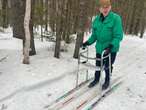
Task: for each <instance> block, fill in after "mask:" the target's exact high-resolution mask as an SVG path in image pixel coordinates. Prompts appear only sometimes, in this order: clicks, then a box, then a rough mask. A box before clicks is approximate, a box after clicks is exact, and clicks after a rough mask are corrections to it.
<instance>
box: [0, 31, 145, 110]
mask: <svg viewBox="0 0 146 110" xmlns="http://www.w3.org/2000/svg"><path fill="white" fill-rule="evenodd" d="M145 42H146V39H139V38H136V37H132V36H126V37H124V40H123V41H122V43H121V49H120V52H119V54H118V56H117V59H116V62H115V64H114V66H115V68H114V71H113V76H112V77H113V79H114V78H116V77H119V76H122V80H123V83H122V85H121V86H120V87H118V88H117V89H116V90H115V91H114V92H113V93H112V94H110V95H109V96H107V97H106V98H105V99H104V100H103V101H101V102H100V103H99V104H98V105H97V106H96V107H95V108H94V109H95V110H109V109H110V110H130V109H131V110H146V86H145V84H146V67H145V65H146V43H145ZM35 44H36V50H37V55H35V56H31V57H30V62H31V63H30V65H24V64H22V58H23V55H22V41H21V40H19V39H15V38H12V33H11V32H10V31H8V32H6V33H0V110H47V109H45V108H44V107H45V106H46V105H48V104H50V103H51V102H52V101H53V100H55V99H56V98H57V97H59V96H61V95H62V94H64V93H65V92H67V91H69V90H71V89H72V88H74V87H75V84H76V73H77V69H78V63H77V60H75V59H73V58H72V56H73V50H74V45H73V44H71V45H70V46H69V51H68V52H62V53H61V58H60V59H56V58H54V57H53V55H54V51H53V50H52V48H53V43H50V42H45V41H44V42H40V40H38V39H37V40H36V41H35ZM89 53H90V54H91V55H93V56H94V54H93V53H95V50H94V46H91V47H90V48H89ZM85 72H86V71H84V70H81V73H82V74H81V77H83V76H85V75H84V74H83V73H85ZM89 72H90V74H89V75H90V77H92V76H93V74H94V71H91V70H89ZM82 79H83V78H82ZM94 91H95V92H96V90H94ZM92 92H93V91H92ZM92 92H91V93H92ZM97 92H98V89H97ZM88 94H90V92H88V93H86V94H84V96H83V98H86V97H87V96H88ZM80 98H81V97H79V98H78V100H80ZM76 100H77V99H76ZM76 100H73V102H74V103H75V102H76ZM74 103H70V104H68V105H65V106H64V107H63V108H62V110H72V109H73V108H74V107H73V104H74Z"/></svg>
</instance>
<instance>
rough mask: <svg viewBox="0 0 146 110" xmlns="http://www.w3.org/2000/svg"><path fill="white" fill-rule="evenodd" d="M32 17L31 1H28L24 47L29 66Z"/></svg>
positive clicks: (26, 61)
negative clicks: (30, 23)
mask: <svg viewBox="0 0 146 110" xmlns="http://www.w3.org/2000/svg"><path fill="white" fill-rule="evenodd" d="M30 15H31V0H26V8H25V17H24V31H25V45H24V50H23V51H24V52H23V53H24V59H23V63H24V64H29V63H30V61H29V49H30V39H31V38H30V29H29V22H30Z"/></svg>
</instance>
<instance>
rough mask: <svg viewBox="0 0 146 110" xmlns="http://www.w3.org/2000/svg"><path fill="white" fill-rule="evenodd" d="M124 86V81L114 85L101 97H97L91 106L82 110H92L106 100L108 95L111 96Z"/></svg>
mask: <svg viewBox="0 0 146 110" xmlns="http://www.w3.org/2000/svg"><path fill="white" fill-rule="evenodd" d="M121 84H122V81H119V82H118V83H116V84H114V85H113V86H112V87H111V88H109V89H108V90H105V91H103V92H102V94H101V95H100V96H97V97H95V98H94V99H93V100H92V103H91V104H90V105H87V106H85V107H84V108H83V109H81V110H92V109H93V108H94V107H95V106H96V105H97V104H98V103H99V102H100V101H101V100H103V99H104V98H106V97H107V96H108V95H110V94H111V93H112V92H113V91H114V90H115V89H117V88H118V87H119V86H120V85H121Z"/></svg>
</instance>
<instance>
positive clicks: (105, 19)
mask: <svg viewBox="0 0 146 110" xmlns="http://www.w3.org/2000/svg"><path fill="white" fill-rule="evenodd" d="M102 17H103V15H102V14H101V13H100V17H99V19H100V21H101V22H102ZM111 17H112V11H110V12H109V13H108V15H107V16H106V17H105V18H104V21H103V23H104V24H105V23H108V22H110V21H111Z"/></svg>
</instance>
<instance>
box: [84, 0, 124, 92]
mask: <svg viewBox="0 0 146 110" xmlns="http://www.w3.org/2000/svg"><path fill="white" fill-rule="evenodd" d="M98 2H99V11H100V13H99V15H97V16H96V18H95V20H94V21H93V24H92V34H91V36H90V37H89V39H88V40H87V41H86V42H85V43H83V47H86V46H89V45H91V44H93V43H94V42H96V46H95V48H96V58H101V53H102V52H103V51H104V50H105V51H106V52H105V54H106V55H107V54H109V53H110V54H111V64H112V66H111V67H109V65H108V62H109V61H108V60H107V59H106V60H105V62H104V64H105V68H104V71H105V81H104V84H103V85H102V89H103V90H105V89H107V88H108V87H109V85H110V70H112V69H113V64H114V62H115V59H116V55H117V52H118V51H119V47H120V41H121V40H122V38H123V29H122V21H121V17H120V16H119V15H118V14H116V13H114V12H112V11H111V2H110V0H99V1H98ZM96 66H100V61H96ZM109 68H111V69H109ZM100 75H101V73H100V71H98V70H96V71H95V78H94V80H93V81H92V82H91V83H90V84H89V86H88V87H89V88H91V87H94V86H95V85H96V84H98V82H99V80H100Z"/></svg>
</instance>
